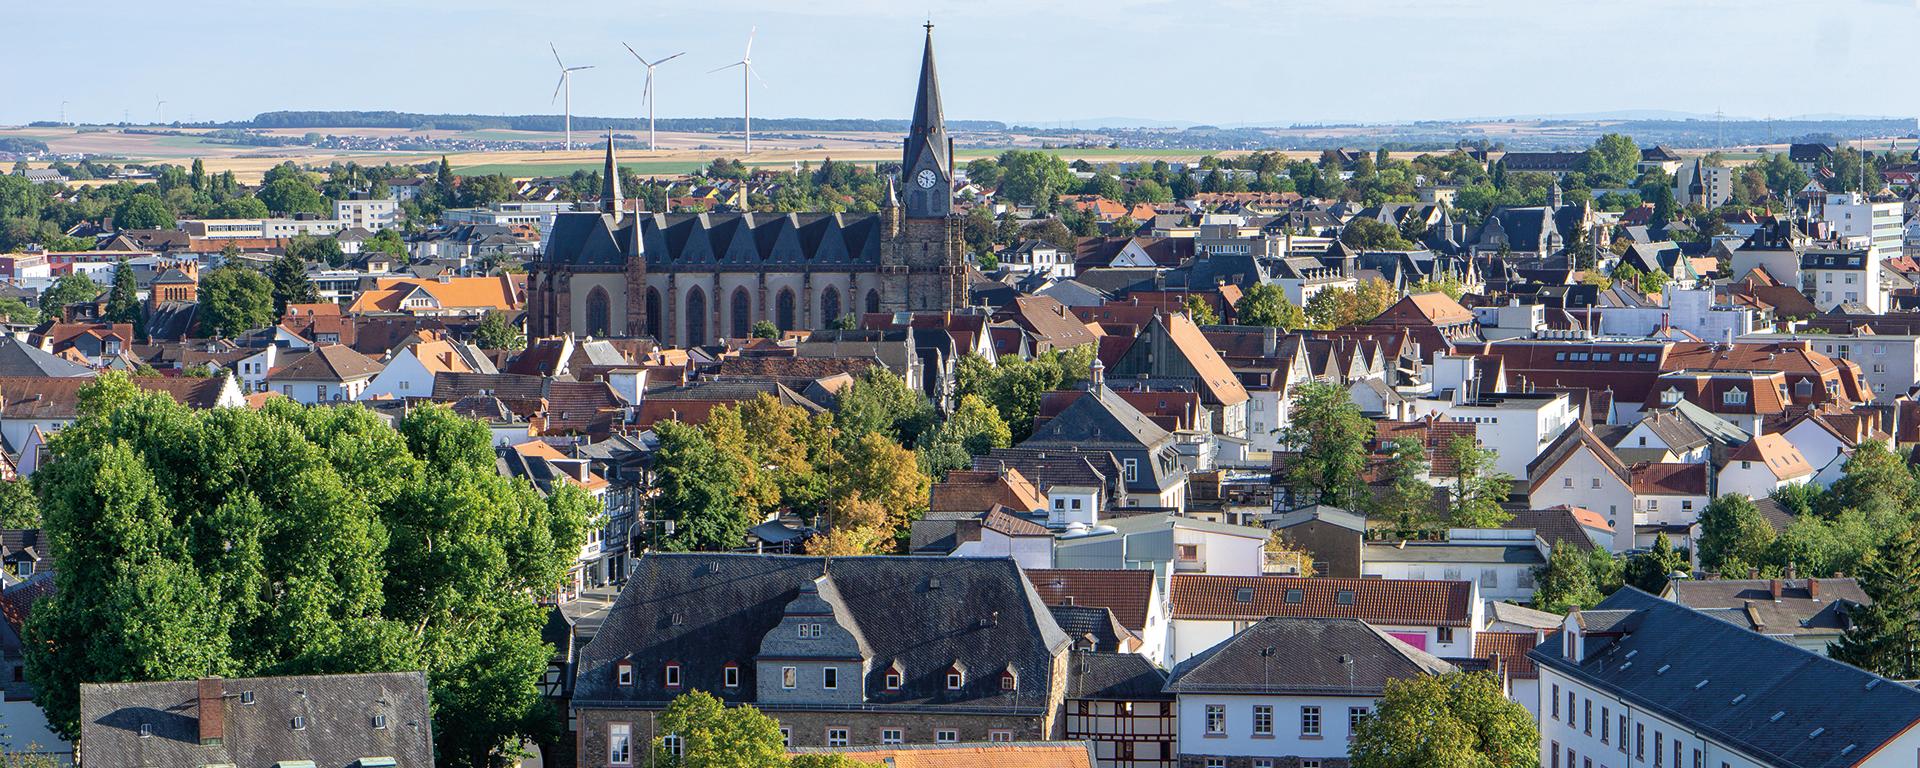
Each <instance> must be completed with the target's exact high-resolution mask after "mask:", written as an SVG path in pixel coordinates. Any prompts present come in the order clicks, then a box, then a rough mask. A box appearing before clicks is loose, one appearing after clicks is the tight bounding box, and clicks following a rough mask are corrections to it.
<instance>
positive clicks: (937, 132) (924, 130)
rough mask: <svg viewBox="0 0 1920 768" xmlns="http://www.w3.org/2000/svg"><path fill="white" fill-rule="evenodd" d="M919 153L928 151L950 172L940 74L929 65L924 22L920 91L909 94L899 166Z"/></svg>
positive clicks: (908, 165) (929, 44)
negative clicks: (910, 123) (910, 115)
mask: <svg viewBox="0 0 1920 768" xmlns="http://www.w3.org/2000/svg"><path fill="white" fill-rule="evenodd" d="M922 153H932V155H933V160H934V162H935V163H936V164H938V165H939V167H940V169H941V170H942V171H946V172H949V173H951V172H952V170H953V162H952V158H949V157H947V119H946V115H945V114H943V112H942V110H941V107H940V76H939V74H938V73H936V72H935V71H934V66H933V24H932V23H928V24H927V46H926V50H925V52H924V53H923V54H921V57H920V90H919V92H918V93H916V94H915V95H914V97H913V126H912V127H911V128H909V129H908V130H907V144H906V148H905V151H904V152H903V153H902V155H901V164H900V165H901V167H902V168H905V169H912V168H913V166H914V160H915V159H917V158H918V157H919V156H920V155H921V154H922Z"/></svg>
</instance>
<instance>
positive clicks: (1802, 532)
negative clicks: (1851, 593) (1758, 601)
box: [1767, 503, 1912, 576]
mask: <svg viewBox="0 0 1920 768" xmlns="http://www.w3.org/2000/svg"><path fill="white" fill-rule="evenodd" d="M1911 519H1912V518H1911V516H1910V514H1909V513H1908V512H1907V511H1906V510H1905V509H1903V508H1901V507H1897V506H1894V505H1892V504H1882V503H1874V504H1871V505H1868V506H1866V507H1860V508H1851V509H1844V510H1841V511H1840V513H1839V514H1837V515H1834V516H1833V517H1832V518H1825V517H1821V516H1819V515H1809V516H1806V517H1800V518H1797V519H1795V520H1794V521H1793V522H1792V523H1790V524H1788V525H1787V528H1786V530H1784V531H1781V532H1780V535H1779V536H1777V537H1775V538H1774V540H1773V548H1772V550H1771V553H1770V555H1769V557H1768V558H1767V560H1768V562H1767V570H1769V571H1770V572H1772V571H1774V570H1776V569H1777V570H1784V569H1785V568H1786V566H1787V565H1789V564H1791V565H1792V566H1793V567H1794V569H1795V570H1796V571H1798V572H1799V573H1802V574H1805V575H1808V576H1831V575H1833V574H1835V573H1854V572H1856V571H1859V570H1860V565H1861V563H1863V562H1864V561H1865V560H1866V558H1867V556H1868V555H1870V554H1872V552H1873V551H1874V550H1875V549H1877V548H1878V547H1880V546H1882V545H1884V544H1885V543H1886V541H1887V539H1888V537H1889V536H1892V535H1893V534H1895V533H1896V532H1898V531H1901V530H1904V529H1905V528H1906V526H1907V524H1908V523H1909V522H1910V521H1911Z"/></svg>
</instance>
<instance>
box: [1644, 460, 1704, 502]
mask: <svg viewBox="0 0 1920 768" xmlns="http://www.w3.org/2000/svg"><path fill="white" fill-rule="evenodd" d="M1633 492H1634V494H1635V495H1643V494H1644V495H1652V496H1705V495H1707V465H1705V464H1672V463H1653V462H1643V463H1640V464H1635V465H1633Z"/></svg>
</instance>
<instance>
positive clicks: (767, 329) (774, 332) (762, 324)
mask: <svg viewBox="0 0 1920 768" xmlns="http://www.w3.org/2000/svg"><path fill="white" fill-rule="evenodd" d="M748 335H750V336H752V337H753V338H756V339H777V338H780V326H777V325H774V324H773V322H772V321H769V320H760V321H757V322H755V323H754V324H753V328H752V329H751V330H750V331H748Z"/></svg>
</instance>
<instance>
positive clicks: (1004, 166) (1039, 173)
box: [999, 149, 1074, 205]
mask: <svg viewBox="0 0 1920 768" xmlns="http://www.w3.org/2000/svg"><path fill="white" fill-rule="evenodd" d="M999 166H1000V179H999V181H1000V196H1001V197H1004V198H1006V199H1008V200H1011V201H1013V202H1015V203H1018V204H1020V205H1046V204H1050V203H1051V202H1052V201H1053V198H1054V197H1056V196H1058V195H1060V194H1063V193H1065V192H1067V191H1068V190H1069V189H1071V188H1072V187H1073V185H1074V176H1073V169H1072V168H1069V167H1068V166H1067V163H1066V161H1064V160H1061V159H1060V156H1059V155H1056V154H1054V153H1052V152H1042V151H1036V150H1024V149H1012V150H1007V151H1006V152H1003V153H1001V154H1000V160H999Z"/></svg>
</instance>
